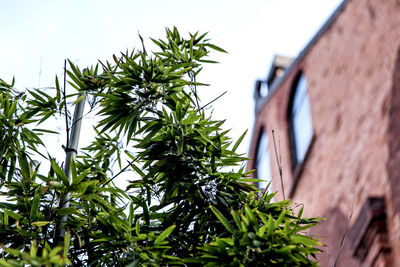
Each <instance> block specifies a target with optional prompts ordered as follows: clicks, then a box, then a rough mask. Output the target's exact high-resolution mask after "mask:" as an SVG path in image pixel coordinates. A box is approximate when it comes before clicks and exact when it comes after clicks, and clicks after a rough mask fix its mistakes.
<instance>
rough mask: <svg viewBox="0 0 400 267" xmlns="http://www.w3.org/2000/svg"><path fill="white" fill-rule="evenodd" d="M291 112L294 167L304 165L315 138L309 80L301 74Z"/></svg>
mask: <svg viewBox="0 0 400 267" xmlns="http://www.w3.org/2000/svg"><path fill="white" fill-rule="evenodd" d="M293 90H294V91H293V93H292V99H291V101H290V103H291V105H290V110H289V131H290V138H291V144H292V151H293V153H292V154H293V155H292V159H293V161H292V162H293V167H294V168H296V167H297V166H298V165H300V164H302V163H303V161H304V158H305V156H306V153H307V151H308V147H309V146H310V144H311V140H312V137H313V134H314V133H313V128H312V121H311V110H310V101H309V99H308V93H307V80H306V78H305V76H304V75H303V74H302V73H300V74H299V76H298V78H297V79H296V82H295V84H294V88H293Z"/></svg>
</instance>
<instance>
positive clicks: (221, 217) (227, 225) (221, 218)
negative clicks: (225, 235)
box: [210, 205, 235, 234]
mask: <svg viewBox="0 0 400 267" xmlns="http://www.w3.org/2000/svg"><path fill="white" fill-rule="evenodd" d="M210 208H211V210H212V212H213V213H214V214H215V216H216V217H217V218H218V220H219V221H220V222H221V223H222V224H223V225H224V226H225V228H226V229H227V230H228V231H229V232H231V233H232V234H234V233H235V229H234V228H233V226H232V225H231V224H230V223H229V221H228V220H227V219H226V218H225V216H224V215H223V214H222V213H221V212H220V211H219V210H218V209H217V208H215V207H213V206H212V205H210Z"/></svg>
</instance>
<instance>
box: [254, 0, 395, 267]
mask: <svg viewBox="0 0 400 267" xmlns="http://www.w3.org/2000/svg"><path fill="white" fill-rule="evenodd" d="M282 62H283V63H282ZM282 69H284V71H282ZM255 102H256V103H255V106H256V120H255V125H254V128H253V136H252V142H251V147H250V151H249V157H250V158H252V159H254V160H252V161H250V162H249V164H248V167H249V168H250V169H252V168H256V167H258V169H259V170H260V171H258V173H256V175H258V176H259V178H262V179H265V180H266V182H265V183H260V185H259V186H260V187H261V188H264V187H265V186H266V184H267V183H268V182H269V179H272V187H271V189H272V190H273V191H277V192H278V193H277V195H276V198H277V200H280V199H282V198H283V197H285V198H291V199H292V200H293V202H295V203H302V204H304V215H305V216H310V217H315V216H321V217H325V218H327V220H326V221H323V222H322V223H320V224H319V225H318V226H317V227H316V228H315V229H312V233H313V234H316V235H317V236H320V237H321V238H322V241H323V243H325V245H326V246H325V247H323V248H322V250H323V252H322V253H321V254H320V255H319V256H318V259H319V260H320V264H321V266H400V1H399V0H345V1H344V2H343V3H342V4H341V5H340V6H339V7H338V8H337V10H336V11H335V12H334V14H333V15H332V16H331V18H330V19H329V20H328V21H327V22H326V23H325V25H324V26H323V27H322V28H321V30H320V31H319V32H318V33H317V34H316V36H315V37H314V38H313V39H312V40H311V42H310V43H309V44H308V45H307V46H306V48H305V49H304V50H303V51H302V52H301V53H300V54H299V56H298V57H297V58H295V59H294V60H293V61H291V60H288V59H284V60H282V58H276V60H274V63H273V65H272V67H271V71H270V73H269V75H268V77H267V78H266V80H265V81H258V82H257V84H256V90H255Z"/></svg>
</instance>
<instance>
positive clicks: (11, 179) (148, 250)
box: [0, 28, 321, 266]
mask: <svg viewBox="0 0 400 267" xmlns="http://www.w3.org/2000/svg"><path fill="white" fill-rule="evenodd" d="M140 38H141V37H140ZM205 38H206V34H203V35H199V34H198V33H196V34H193V35H190V36H189V38H188V39H184V38H183V37H181V36H180V34H179V32H178V31H177V29H175V28H174V29H172V30H170V29H167V30H166V40H154V39H152V41H153V42H154V43H155V44H156V46H157V47H158V49H159V50H157V51H156V52H153V53H151V54H148V52H147V51H146V49H145V46H144V44H143V40H142V44H143V48H142V50H133V51H127V52H126V53H122V54H121V55H120V56H115V55H114V57H113V59H114V62H112V63H110V62H106V63H102V62H99V64H97V65H96V66H95V67H89V68H86V69H84V70H83V71H82V70H80V69H79V68H78V67H77V66H75V65H74V64H73V63H72V62H70V61H69V70H66V72H67V74H68V77H69V79H68V83H69V84H70V85H71V86H72V87H73V88H74V90H76V91H75V92H74V93H73V94H66V88H65V87H64V88H61V86H60V84H59V80H58V78H56V86H55V88H54V90H53V92H51V93H49V94H48V93H47V92H44V91H42V90H40V89H32V90H28V91H26V92H23V93H20V92H17V91H16V90H15V89H14V81H13V82H12V83H11V84H7V83H6V82H4V81H3V80H0V109H1V112H0V138H1V140H0V180H1V190H2V191H1V194H2V195H3V196H4V197H6V198H7V200H6V201H4V202H1V203H0V247H1V249H2V251H3V255H4V257H3V259H1V260H0V265H2V266H20V265H23V264H30V265H32V266H43V265H45V266H50V265H54V264H56V265H70V264H72V265H80V266H83V265H95V266H108V265H129V266H144V265H146V266H147V265H152V266H166V265H198V264H200V265H208V266H247V265H254V266H256V265H271V266H314V265H316V261H315V259H312V258H310V256H314V255H315V253H317V252H318V249H317V248H316V247H317V246H320V245H321V244H320V243H319V242H318V241H316V240H314V239H313V238H311V237H309V236H307V235H306V234H304V233H303V231H304V230H306V229H307V228H309V227H311V226H313V225H314V224H315V223H316V222H317V221H318V220H319V219H318V218H302V217H301V212H300V213H299V214H298V216H295V215H294V212H293V211H292V209H291V206H290V203H289V202H288V201H282V202H275V203H274V202H271V199H272V198H273V194H267V193H264V194H261V197H260V196H259V195H260V193H259V192H258V191H257V189H256V188H255V187H254V186H253V185H252V184H251V183H252V182H257V181H258V180H257V179H251V178H249V175H250V173H251V172H246V171H245V169H244V167H240V168H236V169H237V170H235V168H234V167H235V166H239V165H241V164H242V163H243V161H244V160H246V158H245V157H243V156H242V155H238V154H237V153H236V152H235V151H236V149H237V147H238V145H239V143H240V141H241V140H242V138H243V136H242V137H241V138H240V139H239V140H238V141H237V142H236V143H232V141H231V140H230V139H229V138H228V137H227V131H225V130H223V129H222V128H221V126H222V124H223V121H214V120H212V118H211V117H210V116H209V115H208V114H207V111H206V110H205V107H204V106H201V105H200V99H199V97H198V94H197V90H198V87H200V86H205V84H203V83H199V82H197V81H196V77H197V75H198V74H199V72H200V71H201V69H202V64H203V63H213V62H214V61H212V60H209V59H208V58H207V57H208V54H209V51H210V50H216V51H219V52H225V51H224V50H223V49H221V48H219V47H217V46H215V45H213V44H210V43H209V40H207V39H205ZM99 66H101V67H99ZM100 69H101V73H100ZM77 93H79V94H80V95H81V96H80V97H79V98H78V99H77V100H76V101H75V102H73V103H71V102H72V101H70V99H71V97H74V96H76V95H78V94H77ZM80 101H88V102H90V104H91V111H97V115H98V117H99V118H100V120H99V123H98V124H97V125H95V126H94V127H95V132H96V134H97V136H94V139H93V141H92V143H91V144H90V145H89V146H88V147H86V148H83V149H82V151H81V152H80V154H79V156H78V157H77V158H76V159H75V160H73V161H72V162H71V172H70V173H71V177H68V175H66V172H65V171H64V170H63V168H62V164H61V165H60V164H59V163H58V162H57V160H56V159H55V157H54V156H52V155H50V154H49V153H48V152H47V150H46V147H45V144H44V141H43V139H42V134H44V133H46V134H53V133H54V131H52V130H49V129H38V128H37V125H40V124H41V123H43V122H46V121H48V120H49V119H52V118H55V117H61V118H65V119H66V122H67V123H66V125H67V126H68V127H69V123H68V119H69V113H68V108H70V106H71V105H75V104H76V103H78V102H80ZM68 131H69V128H68V129H67V132H68ZM66 147H67V149H68V148H69V146H68V142H67V144H66ZM44 151H46V152H44ZM45 164H47V165H48V166H49V168H50V170H49V171H48V173H47V174H43V173H42V171H40V170H41V165H45ZM45 166H46V165H45ZM230 168H231V169H230ZM121 177H122V178H123V179H128V180H129V185H128V186H127V188H126V189H122V188H120V187H119V186H118V184H117V181H118V179H121ZM66 196H68V197H66ZM65 201H69V202H70V205H69V206H68V207H65V206H64V205H63V204H64V202H65ZM62 217H64V218H67V220H65V221H64V222H63V223H62V225H61V227H63V228H64V229H65V230H66V234H65V236H64V237H62V236H57V235H58V231H57V223H59V222H60V218H62ZM61 237H62V238H61ZM60 238H61V242H60Z"/></svg>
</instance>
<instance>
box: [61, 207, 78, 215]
mask: <svg viewBox="0 0 400 267" xmlns="http://www.w3.org/2000/svg"><path fill="white" fill-rule="evenodd" d="M76 210H77V208H75V207H68V208H61V209H58V210H57V211H56V214H57V215H71V214H72V213H74V212H75V211H76Z"/></svg>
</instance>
